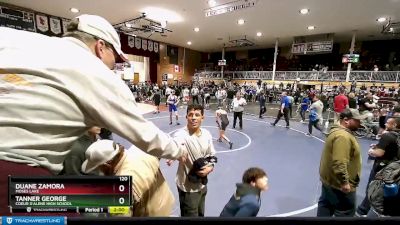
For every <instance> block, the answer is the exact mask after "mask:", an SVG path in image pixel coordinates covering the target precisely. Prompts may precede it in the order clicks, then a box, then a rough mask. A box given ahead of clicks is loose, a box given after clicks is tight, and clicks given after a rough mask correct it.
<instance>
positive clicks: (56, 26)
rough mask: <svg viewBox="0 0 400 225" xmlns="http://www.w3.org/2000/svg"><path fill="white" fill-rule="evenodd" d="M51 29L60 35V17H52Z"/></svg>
mask: <svg viewBox="0 0 400 225" xmlns="http://www.w3.org/2000/svg"><path fill="white" fill-rule="evenodd" d="M50 30H51V32H53V33H54V34H56V35H60V34H61V33H62V30H61V21H60V19H59V18H55V17H50Z"/></svg>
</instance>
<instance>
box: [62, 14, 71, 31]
mask: <svg viewBox="0 0 400 225" xmlns="http://www.w3.org/2000/svg"><path fill="white" fill-rule="evenodd" d="M61 22H62V28H63V32H64V34H65V33H67V27H68V25H69V23H70V22H71V20H69V19H64V18H63V19H62V20H61Z"/></svg>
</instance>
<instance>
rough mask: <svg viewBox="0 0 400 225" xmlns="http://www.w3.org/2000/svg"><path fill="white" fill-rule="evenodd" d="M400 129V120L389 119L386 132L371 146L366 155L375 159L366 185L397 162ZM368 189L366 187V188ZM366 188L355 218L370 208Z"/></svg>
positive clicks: (366, 212)
mask: <svg viewBox="0 0 400 225" xmlns="http://www.w3.org/2000/svg"><path fill="white" fill-rule="evenodd" d="M399 129H400V118H389V119H388V121H387V122H386V132H385V133H383V134H382V136H381V138H380V139H379V142H378V144H376V145H371V148H370V149H369V150H368V155H369V156H370V157H372V158H374V159H375V161H374V165H373V166H372V169H371V172H370V174H369V178H368V184H369V183H370V182H371V181H372V180H373V179H374V178H375V175H376V173H377V172H378V171H379V170H381V169H382V168H383V167H385V166H386V165H388V164H389V163H391V162H393V161H395V160H398V158H397V157H398V145H397V139H398V136H399V133H398V132H396V131H398V130H399ZM367 187H368V186H367ZM367 193H368V188H367V190H366V194H365V197H364V200H363V201H362V202H361V204H360V205H359V206H358V208H357V212H356V216H360V217H365V216H367V214H368V211H369V210H370V208H371V206H370V204H369V201H368V196H367Z"/></svg>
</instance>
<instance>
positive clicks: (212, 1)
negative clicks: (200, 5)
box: [208, 0, 217, 7]
mask: <svg viewBox="0 0 400 225" xmlns="http://www.w3.org/2000/svg"><path fill="white" fill-rule="evenodd" d="M216 5H217V2H216V1H215V0H209V1H208V6H210V7H214V6H216Z"/></svg>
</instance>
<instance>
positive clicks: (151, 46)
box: [147, 40, 153, 52]
mask: <svg viewBox="0 0 400 225" xmlns="http://www.w3.org/2000/svg"><path fill="white" fill-rule="evenodd" d="M147 49H149V51H151V52H152V51H153V41H150V40H149V41H148V42H147Z"/></svg>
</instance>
